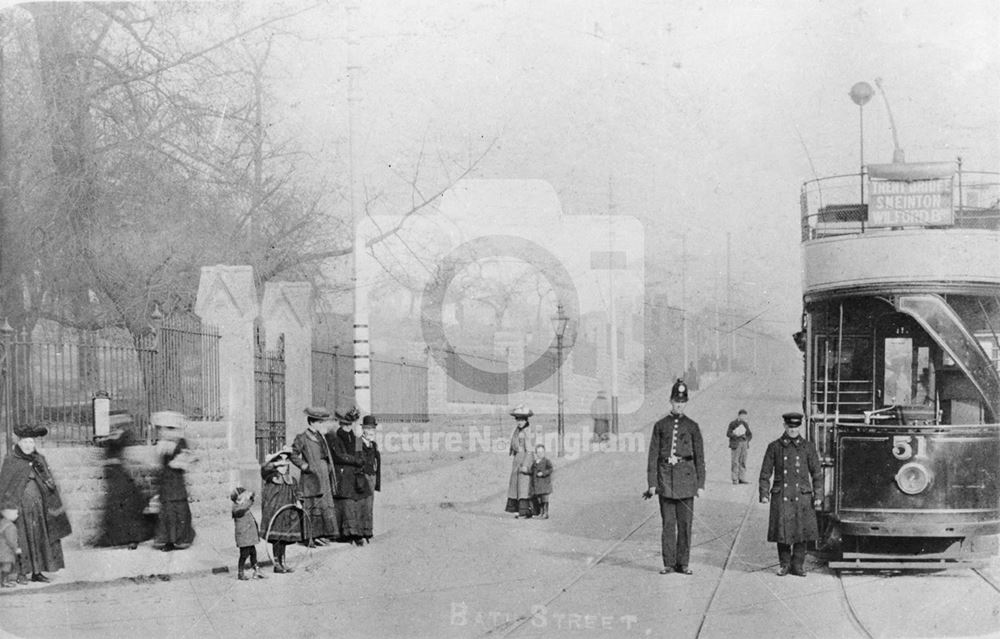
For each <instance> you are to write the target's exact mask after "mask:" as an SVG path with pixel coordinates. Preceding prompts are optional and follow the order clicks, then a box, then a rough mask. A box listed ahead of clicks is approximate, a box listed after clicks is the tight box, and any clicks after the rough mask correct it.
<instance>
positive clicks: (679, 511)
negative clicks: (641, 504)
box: [643, 379, 705, 575]
mask: <svg viewBox="0 0 1000 639" xmlns="http://www.w3.org/2000/svg"><path fill="white" fill-rule="evenodd" d="M687 401H688V390H687V384H685V383H684V381H683V380H681V379H678V380H677V381H676V382H675V383H674V385H673V387H672V388H671V389H670V414H668V415H667V416H666V417H664V418H663V419H661V420H659V421H658V422H656V423H655V424H654V425H653V433H652V436H651V437H650V442H649V458H648V462H647V464H646V479H647V483H648V485H649V489H648V490H647V491H646V492H645V493H643V497H644V498H645V499H649V498H651V497H652V496H653V495H654V494H655V495H659V498H660V518H661V519H662V523H663V533H662V537H661V540H660V542H661V549H662V554H663V570H661V571H660V574H661V575H666V574H668V573H671V572H678V573H680V574H683V575H690V574H691V572H692V571H691V569H690V568H689V567H688V562H689V559H690V554H691V528H692V523H693V521H694V498H695V496H698V497H701V496H702V495H704V493H705V449H704V444H703V442H702V438H701V430H700V429H699V428H698V424H697V423H696V422H695V421H694V420H692V419H691V418H690V417H688V416H687V415H685V414H684V410H685V408H686V407H687Z"/></svg>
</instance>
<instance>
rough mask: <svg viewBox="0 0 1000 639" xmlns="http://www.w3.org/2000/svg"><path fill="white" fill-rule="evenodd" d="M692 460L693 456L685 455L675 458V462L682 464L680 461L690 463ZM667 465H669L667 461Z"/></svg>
mask: <svg viewBox="0 0 1000 639" xmlns="http://www.w3.org/2000/svg"><path fill="white" fill-rule="evenodd" d="M693 459H694V455H687V456H685V457H677V461H679V462H682V461H692V460H693ZM667 463H669V461H668V462H667Z"/></svg>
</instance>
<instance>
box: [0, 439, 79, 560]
mask: <svg viewBox="0 0 1000 639" xmlns="http://www.w3.org/2000/svg"><path fill="white" fill-rule="evenodd" d="M0 504H5V505H6V504H10V505H14V506H15V507H16V508H17V509H18V511H19V516H18V518H17V536H18V541H19V543H20V544H21V553H22V554H21V561H20V569H19V570H18V572H20V573H29V572H30V573H38V572H43V571H44V572H49V571H53V570H59V569H61V568H64V567H65V565H66V564H65V561H64V559H63V552H62V542H61V541H60V540H61V539H62V538H63V537H66V536H68V535H69V534H70V533H71V532H72V528H71V527H70V523H69V517H67V515H66V509H65V507H64V506H63V503H62V499H61V498H60V496H59V490H58V488H57V487H56V483H55V480H54V479H53V477H52V473H51V471H50V470H49V464H48V462H47V461H46V460H45V457H44V456H43V455H42V454H41V453H39V452H38V451H35V452H34V453H32V454H31V455H28V454H26V453H25V452H24V451H22V450H21V449H20V447H18V446H17V445H15V446H14V448H13V449H12V450H11V451H10V453H9V454H8V455H7V456H6V457H5V458H4V461H3V467H2V468H0Z"/></svg>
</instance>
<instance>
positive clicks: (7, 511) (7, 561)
mask: <svg viewBox="0 0 1000 639" xmlns="http://www.w3.org/2000/svg"><path fill="white" fill-rule="evenodd" d="M15 522H17V508H15V507H14V506H12V505H10V504H8V505H6V506H4V507H3V508H2V509H0V587H2V588H13V587H14V586H16V585H17V579H16V575H17V562H18V561H19V560H20V559H21V546H20V544H19V543H18V540H17V523H15Z"/></svg>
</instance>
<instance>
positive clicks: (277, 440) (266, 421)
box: [253, 329, 285, 463]
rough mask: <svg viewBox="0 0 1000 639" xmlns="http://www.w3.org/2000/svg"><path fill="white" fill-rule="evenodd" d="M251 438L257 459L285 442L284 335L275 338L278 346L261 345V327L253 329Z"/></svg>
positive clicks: (274, 450)
mask: <svg viewBox="0 0 1000 639" xmlns="http://www.w3.org/2000/svg"><path fill="white" fill-rule="evenodd" d="M253 377H254V386H255V388H254V395H255V398H256V409H255V411H254V439H255V440H256V443H257V461H258V462H260V463H264V458H265V457H267V456H268V455H270V454H272V453H275V452H277V451H278V450H279V449H280V448H281V447H282V446H284V445H285V339H284V336H282V337H280V338H278V348H276V349H274V350H271V351H268V350H265V349H264V342H263V336H262V335H261V331H260V330H259V329H256V330H255V331H254V370H253Z"/></svg>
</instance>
